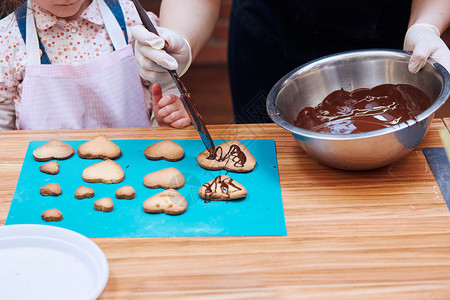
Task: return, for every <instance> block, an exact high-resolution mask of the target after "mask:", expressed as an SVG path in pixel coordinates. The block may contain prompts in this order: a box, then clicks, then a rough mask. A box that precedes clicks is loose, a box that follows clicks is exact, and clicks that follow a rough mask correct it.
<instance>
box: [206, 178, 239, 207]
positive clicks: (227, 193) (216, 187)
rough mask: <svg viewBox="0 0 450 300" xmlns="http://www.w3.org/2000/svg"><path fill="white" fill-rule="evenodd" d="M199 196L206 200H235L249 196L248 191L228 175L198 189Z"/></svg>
mask: <svg viewBox="0 0 450 300" xmlns="http://www.w3.org/2000/svg"><path fill="white" fill-rule="evenodd" d="M198 195H199V196H200V197H201V198H203V199H205V200H219V201H220V200H235V199H240V198H244V197H245V196H247V190H246V189H245V187H244V186H243V185H242V184H240V183H239V182H237V181H235V180H233V179H231V178H230V177H229V176H227V175H220V176H217V177H216V178H214V179H213V180H211V181H209V182H207V183H205V184H204V185H202V186H201V187H200V188H199V189H198Z"/></svg>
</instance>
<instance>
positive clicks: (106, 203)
mask: <svg viewBox="0 0 450 300" xmlns="http://www.w3.org/2000/svg"><path fill="white" fill-rule="evenodd" d="M94 209H95V210H98V211H103V212H111V211H112V210H113V209H114V203H113V201H112V199H111V198H109V197H105V198H101V199H98V200H97V201H95V202H94Z"/></svg>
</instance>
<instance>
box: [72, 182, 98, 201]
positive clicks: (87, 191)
mask: <svg viewBox="0 0 450 300" xmlns="http://www.w3.org/2000/svg"><path fill="white" fill-rule="evenodd" d="M94 194H95V191H94V189H92V188H90V187H87V186H83V185H82V186H80V187H79V188H77V190H76V191H75V198H77V199H85V198H92V197H94Z"/></svg>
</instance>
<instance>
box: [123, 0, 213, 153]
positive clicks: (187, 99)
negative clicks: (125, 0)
mask: <svg viewBox="0 0 450 300" xmlns="http://www.w3.org/2000/svg"><path fill="white" fill-rule="evenodd" d="M132 1H133V3H134V5H135V6H136V9H137V11H138V14H139V17H140V18H141V20H142V23H143V24H144V26H145V28H147V30H148V31H150V32H152V33H154V34H156V35H157V36H159V34H158V31H157V30H156V28H155V26H153V23H152V21H151V20H150V18H149V17H148V15H147V12H146V11H145V9H144V8H143V7H142V5H141V3H140V2H139V0H132ZM164 50H166V48H164ZM166 51H167V50H166ZM167 71H168V72H169V74H170V76H171V77H172V79H173V81H174V82H175V85H176V86H177V89H178V90H179V91H180V99H181V102H182V103H183V105H184V108H186V110H187V112H188V114H189V117H190V118H191V120H192V122H193V124H194V127H195V129H196V130H197V132H198V134H199V135H200V138H201V139H202V141H203V144H204V145H205V147H206V149H207V150H208V151H209V154H210V157H213V156H214V155H215V149H216V147H215V146H214V142H213V140H212V138H211V135H210V134H209V132H208V129H207V128H206V124H205V121H203V118H202V116H201V115H200V113H199V111H198V109H197V106H196V105H195V102H194V99H193V98H192V96H191V94H190V93H188V91H187V89H186V87H185V86H184V84H183V82H182V81H181V79H180V77H179V76H178V74H177V72H176V71H175V70H167Z"/></svg>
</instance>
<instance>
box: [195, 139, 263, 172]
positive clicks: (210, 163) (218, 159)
mask: <svg viewBox="0 0 450 300" xmlns="http://www.w3.org/2000/svg"><path fill="white" fill-rule="evenodd" d="M197 162H198V164H199V165H200V167H202V168H205V169H208V170H227V171H232V172H242V173H244V172H250V171H252V170H253V169H254V168H255V165H256V159H255V157H254V156H253V155H252V154H251V153H250V151H249V150H248V149H247V148H246V147H245V146H244V145H242V143H241V142H239V141H237V140H231V141H228V142H225V143H222V144H220V145H218V146H216V149H215V155H213V156H211V155H210V153H209V151H208V150H205V151H203V152H202V153H200V154H199V155H198V156H197Z"/></svg>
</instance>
